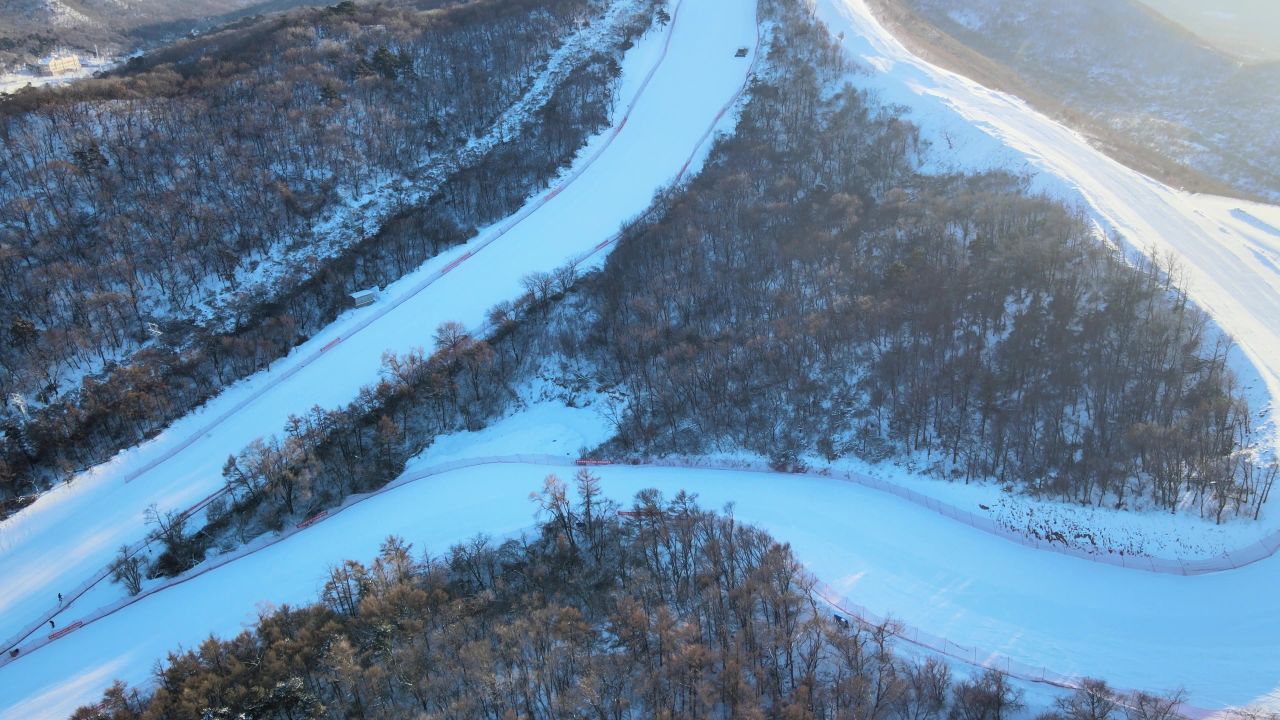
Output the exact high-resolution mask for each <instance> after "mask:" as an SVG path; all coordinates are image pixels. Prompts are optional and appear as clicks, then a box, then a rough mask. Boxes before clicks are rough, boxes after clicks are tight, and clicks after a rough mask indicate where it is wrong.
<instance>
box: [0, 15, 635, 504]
mask: <svg viewBox="0 0 1280 720" xmlns="http://www.w3.org/2000/svg"><path fill="white" fill-rule="evenodd" d="M605 9H606V7H605V5H604V4H602V3H596V2H591V1H590V0H557V1H556V2H550V3H534V2H502V3H498V2H478V3H468V4H465V5H460V6H456V7H450V8H448V9H435V10H419V9H417V8H416V7H415V5H414V4H413V3H407V2H392V3H379V4H362V5H359V6H357V5H354V4H352V3H341V4H339V5H335V6H332V7H329V8H325V9H320V10H302V11H295V12H292V13H289V14H285V15H281V16H274V17H269V18H265V19H259V20H253V21H246V22H243V23H240V24H238V25H236V26H232V27H229V28H227V29H225V30H223V31H221V32H219V33H215V34H211V35H208V36H205V37H202V38H199V39H198V40H193V41H189V42H186V43H182V44H180V45H178V46H175V47H173V48H169V49H166V50H165V51H163V52H159V53H156V54H154V55H153V56H149V57H147V58H145V59H142V60H140V61H138V62H136V63H133V64H131V66H130V67H129V68H127V69H126V71H125V72H124V73H123V74H122V75H121V76H119V77H112V78H109V79H103V80H92V81H86V82H83V83H77V84H75V85H74V86H73V87H70V88H66V89H63V90H59V91H40V92H32V93H24V94H22V95H20V96H16V97H13V98H9V99H7V100H5V101H4V102H2V103H0V141H3V143H4V146H5V149H6V152H5V153H3V154H0V178H2V179H3V182H0V188H2V189H0V277H2V278H3V287H4V290H3V291H0V317H3V319H4V327H3V330H2V332H3V334H4V339H5V342H3V343H0V368H2V369H3V373H2V374H0V398H2V399H0V413H3V418H4V419H5V420H6V426H5V432H4V435H3V443H4V447H3V450H4V452H3V455H0V495H9V496H12V495H14V494H18V493H24V492H30V491H31V490H33V489H36V488H38V487H40V486H41V484H42V483H43V482H45V481H46V480H48V479H49V478H51V477H55V476H60V475H65V474H66V473H67V472H68V471H70V470H72V469H74V468H77V467H83V466H85V465H88V464H91V463H93V462H97V461H99V460H101V459H103V457H104V456H105V455H106V454H108V453H110V452H113V451H115V450H116V449H119V448H120V447H123V446H127V445H130V444H133V443H135V442H137V441H138V440H140V439H142V438H144V437H146V436H147V435H149V434H151V433H153V432H155V431H156V430H157V429H159V428H160V427H163V425H164V424H166V423H167V422H168V421H169V420H171V419H172V418H174V417H177V416H179V415H181V414H182V413H184V412H185V411H187V410H189V409H190V408H191V407H193V406H194V405H195V404H197V403H199V402H201V401H202V400H203V399H205V398H207V397H209V396H210V395H212V394H213V393H215V392H216V391H217V390H218V389H219V388H221V387H222V386H224V385H225V384H226V383H228V382H230V381H232V380H235V379H237V378H240V377H243V376H245V375H247V374H249V373H251V372H253V371H255V370H258V369H261V368H262V367H265V366H266V365H267V364H268V363H269V362H270V361H271V360H273V359H275V358H277V357H279V356H280V355H282V354H284V353H285V352H287V351H288V349H289V348H291V347H293V346H294V345H295V344H297V343H298V342H300V341H301V340H303V339H305V338H306V337H309V336H310V335H311V334H312V333H314V332H315V330H316V329H318V328H320V327H323V326H324V325H325V324H327V323H328V322H329V321H331V320H332V319H333V317H334V316H335V315H336V313H337V312H339V311H340V310H341V309H343V307H344V302H345V301H346V294H347V293H348V292H351V291H352V290H355V289H358V288H362V287H368V286H371V285H379V284H385V283H387V282H389V281H390V280H394V279H395V278H397V277H399V276H401V275H402V274H404V273H406V272H408V271H409V270H410V269H412V268H414V267H417V265H418V264H420V263H421V262H422V261H423V260H425V259H427V258H429V257H431V256H432V255H434V254H436V253H437V252H439V251H440V250H441V249H443V248H446V247H449V246H451V245H453V244H456V243H458V242H461V241H462V240H465V239H466V238H468V237H469V236H470V235H471V234H472V233H473V230H474V228H475V227H476V226H478V225H481V224H484V223H486V222H491V221H492V220H494V219H497V218H499V217H502V216H503V215H505V214H508V213H510V212H512V211H514V210H515V209H516V208H517V207H518V206H519V204H520V202H521V201H522V200H523V198H525V197H527V196H528V194H530V193H531V192H533V191H535V190H538V189H541V188H542V187H544V186H545V185H546V183H547V182H548V180H549V179H550V178H551V177H552V176H553V175H554V173H555V172H556V171H557V169H558V168H560V167H562V166H563V165H564V164H565V163H567V162H568V161H569V160H570V159H571V158H572V156H573V154H574V153H575V152H576V150H577V149H578V148H579V147H580V146H581V144H582V143H583V142H584V141H585V138H586V137H587V136H588V135H589V134H590V133H591V132H593V131H594V130H596V129H598V128H600V127H601V126H603V125H604V124H606V123H607V120H608V114H609V112H610V110H611V107H612V102H613V98H612V85H613V81H614V79H615V77H616V75H617V71H618V65H617V59H618V57H619V54H620V52H621V51H622V48H623V47H625V46H626V44H627V43H628V42H629V38H631V37H633V36H634V35H635V34H637V33H641V32H644V31H645V30H646V29H647V28H648V26H649V24H650V23H651V21H652V18H653V12H652V8H651V7H650V6H649V4H647V3H642V2H635V3H625V4H619V5H618V7H616V8H614V9H613V10H611V14H609V15H607V16H606V15H602V12H603V11H604V10H605ZM606 20H607V22H606ZM592 21H595V22H596V23H597V26H598V27H593V26H592V25H591V22H592ZM557 48H562V51H561V52H559V53H558V54H557V55H556V56H555V57H554V61H553V62H552V63H549V59H551V58H552V57H553V56H552V53H553V52H555V51H556V49H557ZM161 148H162V149H163V150H161ZM0 500H3V497H0Z"/></svg>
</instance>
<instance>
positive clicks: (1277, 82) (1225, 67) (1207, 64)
mask: <svg viewBox="0 0 1280 720" xmlns="http://www.w3.org/2000/svg"><path fill="white" fill-rule="evenodd" d="M878 4H879V6H880V11H881V12H882V14H886V15H887V16H888V17H889V19H890V22H891V23H892V24H895V25H896V26H897V27H898V28H899V29H900V30H901V29H905V30H907V33H908V35H909V36H910V37H912V38H914V40H915V41H916V44H918V45H920V46H921V47H918V48H917V49H923V50H924V51H925V52H927V53H930V54H932V55H933V56H934V57H935V59H938V60H941V61H943V62H946V63H947V64H949V65H951V66H953V67H957V66H958V69H960V70H961V71H963V72H966V73H967V74H971V75H977V76H978V79H979V80H980V81H982V82H984V83H985V84H989V85H994V86H996V87H1000V88H1003V89H1006V90H1010V91H1012V92H1015V93H1016V94H1018V95H1020V96H1022V97H1024V98H1026V99H1028V100H1030V101H1031V102H1032V103H1033V104H1035V105H1037V106H1038V107H1040V109H1042V110H1044V111H1047V112H1049V113H1050V114H1053V115H1055V116H1057V117H1060V118H1064V119H1066V120H1068V121H1069V122H1071V123H1072V124H1073V125H1075V126H1076V127H1079V128H1081V129H1082V130H1084V131H1085V132H1086V133H1087V134H1088V135H1089V136H1090V137H1091V139H1092V140H1093V141H1094V142H1095V143H1096V144H1098V145H1101V146H1103V147H1105V148H1106V149H1107V150H1108V151H1109V152H1111V153H1112V154H1113V155H1114V156H1116V157H1118V158H1119V159H1121V160H1123V161H1124V162H1126V163H1128V164H1130V165H1133V166H1135V167H1137V168H1138V169H1140V170H1143V171H1144V172H1147V173H1150V174H1152V175H1155V176H1157V177H1160V178H1161V179H1163V180H1165V181H1166V182H1169V183H1170V184H1172V185H1175V186H1185V187H1187V188H1188V189H1196V190H1205V191H1213V192H1230V193H1232V194H1240V195H1246V196H1253V197H1263V198H1267V199H1270V200H1275V199H1276V198H1280V174H1277V172H1276V170H1275V164H1274V160H1275V158H1277V157H1280V130H1278V128H1280V103H1278V102H1277V100H1276V98H1277V97H1280V62H1276V61H1268V62H1246V61H1244V60H1242V59H1241V58H1239V57H1237V56H1235V55H1231V54H1228V53H1227V52H1224V51H1223V50H1221V49H1219V47H1217V46H1214V45H1211V44H1210V43H1209V42H1207V41H1205V40H1203V39H1201V38H1200V37H1198V36H1196V35H1194V34H1193V33H1191V32H1190V31H1189V30H1187V29H1186V28H1184V27H1182V26H1180V25H1178V24H1176V23H1174V22H1172V21H1170V20H1169V19H1167V18H1166V17H1164V16H1163V15H1161V14H1159V13H1157V12H1155V11H1153V10H1152V9H1151V8H1150V7H1147V6H1146V5H1143V4H1141V3H1139V2H1136V1H1135V0H1079V1H1078V2H1070V3H1060V2H1055V1H1054V0H880V2H879V3H878ZM1157 4H1159V5H1162V6H1165V5H1168V6H1170V7H1173V6H1174V5H1175V4H1176V3H1174V2H1173V0H1160V2H1159V3H1157ZM1170 12H1171V13H1172V11H1170ZM1270 27H1274V25H1272V26H1270Z"/></svg>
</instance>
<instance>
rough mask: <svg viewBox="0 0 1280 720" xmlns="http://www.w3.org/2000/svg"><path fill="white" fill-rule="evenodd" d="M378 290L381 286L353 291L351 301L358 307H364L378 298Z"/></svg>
mask: <svg viewBox="0 0 1280 720" xmlns="http://www.w3.org/2000/svg"><path fill="white" fill-rule="evenodd" d="M378 290H379V288H378V287H377V286H374V287H371V288H369V289H368V290H357V291H355V292H353V293H351V302H353V303H355V306H356V307H358V308H362V307H364V306H366V305H372V304H373V301H374V300H377V299H378Z"/></svg>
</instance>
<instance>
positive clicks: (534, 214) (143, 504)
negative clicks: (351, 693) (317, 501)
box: [0, 0, 756, 638]
mask: <svg viewBox="0 0 1280 720" xmlns="http://www.w3.org/2000/svg"><path fill="white" fill-rule="evenodd" d="M672 14H673V16H674V17H675V20H674V21H673V23H672V24H671V25H670V26H668V27H667V28H666V29H665V30H664V31H663V32H659V33H653V34H650V35H649V36H646V38H645V39H644V40H643V41H642V42H640V43H638V44H637V46H636V48H635V49H633V50H632V51H630V52H629V53H628V55H627V59H626V63H625V67H624V77H623V82H622V87H621V91H620V97H621V98H623V99H624V100H626V99H629V98H633V97H634V98H636V99H635V101H634V102H633V104H632V105H631V106H623V105H620V108H619V114H618V117H616V118H615V122H616V123H618V124H617V125H616V126H615V129H614V131H612V132H606V133H605V134H603V135H601V136H599V137H597V138H595V139H594V140H593V141H592V143H591V144H590V145H589V146H588V147H587V148H585V149H584V151H583V153H582V155H581V156H580V158H579V161H578V163H576V165H575V168H574V169H572V170H571V171H570V173H569V174H568V176H567V178H568V179H569V180H572V182H567V183H564V184H561V185H557V186H555V187H554V188H552V189H550V190H549V191H547V192H546V193H544V194H542V195H541V196H539V197H537V198H534V199H532V200H531V201H530V204H529V205H527V206H526V209H525V210H524V211H521V212H520V213H518V214H517V216H516V217H514V218H513V219H511V220H508V221H504V222H503V223H499V224H497V225H496V226H494V227H492V228H488V229H486V230H484V231H482V232H481V233H480V235H479V236H478V238H477V239H475V240H473V241H472V242H470V243H468V244H467V245H466V246H463V247H461V248H458V249H456V250H455V251H454V252H451V253H448V254H446V255H445V256H442V257H439V258H436V259H435V260H433V261H432V262H430V263H427V264H426V265H425V266H424V267H423V268H421V269H420V270H419V271H418V272H416V273H414V274H413V275H411V276H409V277H406V278H404V279H403V280H401V281H400V282H399V283H397V284H395V285H393V286H392V287H390V288H388V289H387V290H386V291H385V292H384V294H383V299H382V300H381V301H380V303H378V304H377V305H375V306H374V307H371V308H366V309H363V310H360V311H357V312H352V313H349V314H347V315H346V316H344V317H342V318H341V319H340V320H339V321H338V322H336V323H335V324H334V325H333V326H332V327H331V328H329V329H328V330H327V331H326V332H323V333H321V334H319V335H318V336H317V337H315V338H313V339H312V340H311V341H310V342H308V343H306V344H305V345H303V346H301V347H299V348H297V349H296V350H295V351H294V352H293V353H292V354H291V355H290V356H289V357H288V358H286V359H285V360H283V361H280V362H278V363H277V364H276V366H275V367H274V368H272V369H271V370H270V371H268V372H264V373H261V374H259V375H256V376H254V377H252V378H250V379H249V380H247V381H245V382H242V383H239V384H237V385H236V386H234V387H233V388H231V389H229V390H228V391H226V392H224V393H223V394H222V395H221V396H219V397H218V398H216V399H215V400H214V401H212V402H210V403H209V404H208V405H206V406H205V407H204V408H202V409H201V410H199V411H197V412H196V413H193V414H192V415H190V416H188V417H186V418H184V419H183V420H181V421H179V422H178V423H175V425H174V426H172V427H171V428H169V429H168V430H167V431H166V432H165V433H163V434H162V435H161V436H159V437H158V438H156V439H155V440H154V441H152V442H149V443H147V444H145V445H143V446H142V447H139V448H134V449H132V450H129V451H127V452H125V453H122V454H121V455H120V456H118V457H116V458H115V459H113V460H112V461H110V462H108V463H106V464H104V465H102V466H99V467H97V468H94V469H93V470H91V471H89V472H87V473H85V474H83V475H82V476H81V477H80V478H78V479H77V480H76V481H75V482H73V483H71V484H69V485H67V486H64V487H61V488H58V489H57V490H55V491H53V492H52V493H50V495H49V497H47V498H44V499H42V500H41V502H39V503H37V504H36V505H35V506H33V507H31V508H28V509H27V510H26V511H24V512H22V513H20V514H19V515H17V516H15V517H14V518H11V519H10V520H8V521H6V522H5V523H4V524H2V525H0V576H2V577H5V578H21V581H18V582H12V583H5V584H4V585H3V586H0V637H6V638H7V637H10V636H11V635H13V634H14V633H17V632H18V631H19V630H20V629H22V628H24V627H27V626H28V625H29V624H30V623H31V621H32V620H33V619H39V618H40V617H42V616H43V614H44V613H46V612H47V611H48V610H49V609H50V608H51V607H52V606H53V604H54V600H55V598H56V594H57V593H58V592H64V591H68V592H69V590H70V589H72V588H75V587H76V586H78V585H79V584H80V583H82V582H83V581H84V580H85V579H86V578H90V577H92V576H93V575H94V574H95V573H96V572H98V571H100V569H101V568H103V567H104V566H105V564H106V563H107V562H108V561H109V560H110V558H111V557H112V555H114V553H115V550H116V548H118V547H119V546H120V545H121V544H123V543H128V542H133V541H136V540H138V539H140V538H141V537H142V536H143V535H144V534H145V531H146V529H145V527H144V521H143V514H144V512H145V509H146V508H147V506H148V505H150V504H152V503H155V504H157V505H158V506H159V508H160V509H161V510H165V509H169V508H185V507H188V506H189V505H191V504H192V503H194V502H195V501H197V500H198V499H200V498H202V497H205V496H207V495H208V494H209V493H210V492H212V491H214V490H216V489H218V488H219V487H220V486H221V485H222V479H221V475H220V470H221V467H222V463H223V462H224V461H225V459H226V457H227V456H228V455H229V454H231V453H234V452H237V451H239V450H240V449H241V448H243V447H244V446H245V445H246V444H247V443H248V442H249V441H251V440H252V439H254V438H256V437H259V436H262V435H269V434H272V433H276V432H279V431H280V430H281V428H282V427H283V424H284V422H285V420H286V419H287V417H288V416H289V415H290V414H291V413H301V412H304V411H305V410H307V409H308V408H310V407H311V406H313V405H317V404H318V405H320V406H322V407H332V406H336V405H339V404H342V403H345V402H347V401H349V400H351V399H352V398H353V397H354V396H355V394H356V393H357V391H358V390H359V388H360V387H361V386H363V385H365V384H367V383H369V382H371V381H373V380H374V379H375V378H376V376H377V373H378V369H379V367H380V362H381V357H382V354H383V352H384V351H386V350H394V351H396V352H401V353H403V352H405V351H407V350H409V349H411V348H413V347H415V346H423V345H429V344H430V336H431V333H432V332H433V331H434V329H435V328H436V327H437V326H438V325H439V324H440V323H441V322H444V321H447V320H455V321H459V322H462V323H463V324H465V325H467V326H468V327H477V326H479V325H480V324H481V323H482V322H483V320H484V318H485V314H486V312H487V310H488V309H489V308H490V307H491V306H492V305H493V304H495V303H496V302H498V301H500V300H503V299H506V298H510V297H514V296H516V295H518V294H520V292H521V285H520V280H521V278H522V277H523V276H525V275H526V274H528V273H531V272H546V271H550V270H552V269H554V268H556V267H558V266H560V265H562V264H564V263H565V262H566V261H567V260H569V259H572V258H575V257H578V256H580V255H582V254H584V253H588V252H591V251H594V250H596V249H598V248H599V247H600V246H601V245H602V243H604V242H605V241H607V240H608V239H609V238H610V237H611V236H612V235H613V234H614V232H615V231H616V230H617V228H618V225H619V223H620V222H621V221H623V220H625V219H627V218H629V217H632V216H634V215H635V214H637V213H639V212H641V211H642V210H643V209H644V208H645V207H646V206H647V205H648V204H649V201H650V199H651V197H652V195H653V193H654V191H655V190H656V189H658V188H659V187H660V186H662V185H663V184H665V183H667V182H669V181H670V180H671V179H672V178H674V177H676V176H677V174H678V173H680V172H682V170H683V168H686V167H688V165H689V163H690V161H691V159H692V160H695V161H696V160H697V159H698V157H700V155H695V157H694V158H691V157H690V153H691V152H692V151H694V150H695V148H702V147H704V146H705V140H706V139H707V133H708V126H709V125H711V124H713V123H715V122H718V121H719V120H720V118H721V115H722V113H723V109H724V107H725V103H726V102H727V101H729V100H730V99H731V98H733V97H735V96H736V94H737V93H738V92H739V91H740V90H741V88H742V86H743V82H744V77H745V75H746V73H747V71H748V68H749V63H750V60H751V59H750V58H745V59H743V58H735V57H734V50H735V49H736V48H737V47H739V46H744V45H746V46H751V45H753V44H754V43H755V40H756V29H755V27H754V21H753V16H752V12H751V5H750V4H749V3H745V2H744V3H742V4H741V5H739V6H736V7H735V8H734V11H733V12H726V11H725V9H724V8H723V7H719V6H717V5H716V4H715V3H712V2H710V1H709V0H696V1H695V0H688V1H687V2H685V3H683V4H681V5H680V6H679V9H678V11H677V10H675V9H673V11H672ZM668 40H669V46H668ZM642 88H643V90H644V92H643V94H640V91H641V89H642ZM673 108H679V110H678V111H673ZM628 111H629V114H627V115H624V113H626V112H628ZM481 248H483V249H481ZM107 592H109V593H116V592H117V591H116V590H115V589H109V590H107ZM84 602H90V603H91V602H93V600H92V596H91V597H90V598H86V599H85V600H84ZM58 621H62V618H61V617H60V618H59V619H58Z"/></svg>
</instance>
